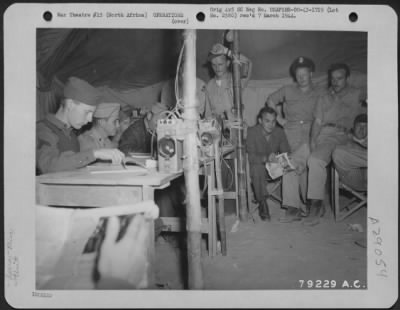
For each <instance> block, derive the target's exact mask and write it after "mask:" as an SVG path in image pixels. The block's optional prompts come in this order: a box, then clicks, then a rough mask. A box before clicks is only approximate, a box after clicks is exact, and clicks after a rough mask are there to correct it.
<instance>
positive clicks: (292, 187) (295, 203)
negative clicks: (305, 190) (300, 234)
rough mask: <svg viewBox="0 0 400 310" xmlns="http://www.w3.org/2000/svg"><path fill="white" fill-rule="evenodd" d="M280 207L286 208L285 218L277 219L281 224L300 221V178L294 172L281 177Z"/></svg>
mask: <svg viewBox="0 0 400 310" xmlns="http://www.w3.org/2000/svg"><path fill="white" fill-rule="evenodd" d="M282 205H283V206H284V207H285V208H286V212H285V216H284V217H281V218H280V219H279V221H280V222H281V223H291V222H293V221H299V220H300V219H301V217H300V215H299V207H300V205H301V200H300V176H299V175H297V174H296V172H295V171H291V172H289V173H286V174H284V175H283V177H282Z"/></svg>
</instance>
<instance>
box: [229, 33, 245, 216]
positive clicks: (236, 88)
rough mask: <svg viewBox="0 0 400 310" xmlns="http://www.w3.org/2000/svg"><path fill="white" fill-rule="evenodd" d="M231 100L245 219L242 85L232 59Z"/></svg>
mask: <svg viewBox="0 0 400 310" xmlns="http://www.w3.org/2000/svg"><path fill="white" fill-rule="evenodd" d="M232 31H233V42H232V54H233V59H234V60H235V59H239V31H238V30H232ZM232 66H233V101H234V105H233V106H234V110H235V115H236V118H237V121H238V127H237V130H235V134H236V135H237V137H236V141H237V142H236V158H237V171H236V173H237V181H238V186H237V188H238V191H239V192H238V199H239V217H240V220H241V221H242V222H243V221H247V219H248V214H247V198H246V195H247V191H246V152H245V149H244V143H243V140H244V138H243V104H242V85H241V80H240V64H239V63H238V62H237V61H233V64H232Z"/></svg>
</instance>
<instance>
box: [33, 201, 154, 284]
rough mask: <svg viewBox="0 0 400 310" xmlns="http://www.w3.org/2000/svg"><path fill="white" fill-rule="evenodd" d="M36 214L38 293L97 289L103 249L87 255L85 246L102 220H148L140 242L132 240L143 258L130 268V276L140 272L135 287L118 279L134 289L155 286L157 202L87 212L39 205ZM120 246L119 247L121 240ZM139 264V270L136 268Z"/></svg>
mask: <svg viewBox="0 0 400 310" xmlns="http://www.w3.org/2000/svg"><path fill="white" fill-rule="evenodd" d="M35 211H36V240H35V241H36V242H35V244H36V288H37V289H96V288H97V287H96V286H97V284H96V263H97V261H96V260H97V259H98V250H100V249H97V250H96V251H94V252H91V253H86V252H85V251H84V248H85V245H86V244H87V242H88V239H89V237H90V236H92V235H93V232H94V231H95V229H96V226H97V225H98V223H99V220H100V219H104V218H107V217H111V216H112V217H114V216H123V215H134V216H144V219H145V221H144V222H141V223H144V226H141V228H142V229H143V230H141V233H140V234H139V233H138V234H137V236H138V237H137V238H140V240H139V239H137V240H136V239H135V240H132V242H133V243H134V244H135V245H134V246H136V247H138V248H140V250H139V251H138V252H140V253H141V254H143V255H139V256H140V257H141V258H140V259H136V257H134V258H133V259H132V261H129V266H126V272H127V273H128V271H132V270H133V271H134V272H135V273H136V270H139V271H138V272H137V273H136V274H137V277H135V278H136V279H137V281H136V282H135V283H131V281H129V283H127V282H124V281H125V279H118V277H115V279H116V280H120V281H121V283H124V284H125V285H127V284H129V285H128V286H129V287H130V288H148V287H149V286H151V285H153V284H154V283H152V282H154V279H153V276H154V275H153V265H154V262H153V260H154V225H153V221H152V220H154V219H155V218H157V217H158V207H157V206H156V205H155V203H154V202H153V201H144V202H141V203H137V204H134V205H121V206H110V207H102V208H84V209H83V208H61V207H49V206H41V205H37V206H36V210H35ZM136 223H138V222H136ZM121 228H123V227H120V231H119V235H120V234H121V233H122V231H121V230H122V229H121ZM139 236H140V237H139ZM119 237H121V236H119ZM116 242H117V243H118V238H117V240H116ZM124 245H125V244H124ZM119 249H121V247H119ZM125 252H126V251H125ZM115 254H116V255H121V254H123V253H115ZM101 255H103V254H101ZM125 255H128V253H125ZM107 257H110V256H107ZM135 264H137V265H138V266H137V267H138V268H135V267H133V266H135ZM139 265H140V266H139ZM130 279H132V278H130ZM107 285H108V284H107V283H106V286H107ZM106 288H111V287H106Z"/></svg>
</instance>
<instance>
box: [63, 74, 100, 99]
mask: <svg viewBox="0 0 400 310" xmlns="http://www.w3.org/2000/svg"><path fill="white" fill-rule="evenodd" d="M99 96H100V93H99V91H98V90H97V88H95V87H93V86H92V85H90V84H89V83H88V82H86V81H84V80H81V79H78V78H76V77H70V78H69V79H68V81H67V83H66V84H65V87H64V97H65V98H70V99H73V100H76V101H79V102H82V103H85V104H88V105H93V106H96V105H97V104H98V99H99Z"/></svg>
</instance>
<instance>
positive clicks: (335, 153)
mask: <svg viewBox="0 0 400 310" xmlns="http://www.w3.org/2000/svg"><path fill="white" fill-rule="evenodd" d="M314 70H315V65H314V63H313V61H312V60H311V59H309V58H306V57H299V58H297V59H296V60H295V61H294V62H293V64H292V65H291V67H290V72H291V74H292V76H293V79H294V83H293V84H292V85H286V86H283V87H282V88H280V89H278V90H277V91H275V92H274V93H272V94H270V95H269V96H268V98H267V100H266V103H265V107H263V108H262V109H261V111H260V112H259V114H258V117H257V125H255V126H254V127H251V128H249V130H248V134H247V152H248V158H249V163H250V175H251V179H252V183H253V188H254V193H255V198H256V200H257V201H258V203H259V214H260V218H261V219H262V220H270V218H271V217H270V213H269V208H268V204H267V201H266V197H267V196H268V192H267V186H266V185H267V182H268V181H269V180H268V179H269V176H268V174H267V173H266V171H265V169H263V167H264V166H265V164H266V163H267V162H276V161H277V158H276V156H277V155H278V154H279V153H285V152H287V153H289V156H290V158H291V161H292V163H293V165H294V167H295V169H291V170H290V171H286V173H284V174H283V176H282V205H283V207H284V208H285V209H286V213H285V216H284V217H282V218H280V219H279V221H280V222H285V223H290V222H294V221H300V220H302V218H303V217H306V219H304V221H303V224H305V225H310V226H314V225H317V224H318V223H319V221H320V217H322V216H323V214H324V213H325V206H324V197H325V185H326V181H327V167H328V165H330V164H331V162H332V159H333V162H334V165H335V167H336V169H337V171H338V172H339V174H340V177H341V178H342V179H343V180H345V181H346V182H348V183H350V184H351V186H353V187H354V188H355V189H358V190H365V189H366V182H367V180H366V176H367V173H366V167H367V114H366V106H364V104H365V101H364V100H363V98H362V97H361V92H360V90H359V89H356V88H353V87H351V86H350V85H349V82H348V80H349V76H350V69H349V67H348V66H347V65H346V64H343V63H337V64H333V65H331V66H330V68H329V70H328V87H327V88H323V87H316V86H315V85H314V84H313V83H312V74H313V72H314ZM277 124H278V125H279V126H276V125H277Z"/></svg>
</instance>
